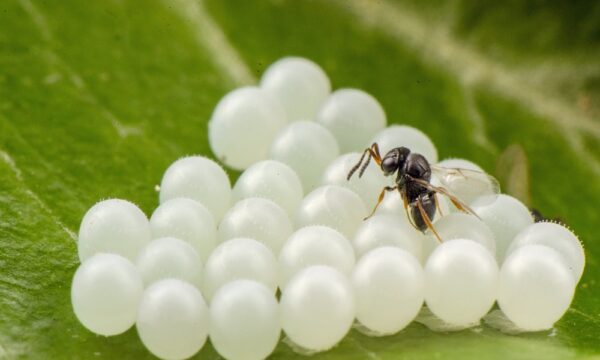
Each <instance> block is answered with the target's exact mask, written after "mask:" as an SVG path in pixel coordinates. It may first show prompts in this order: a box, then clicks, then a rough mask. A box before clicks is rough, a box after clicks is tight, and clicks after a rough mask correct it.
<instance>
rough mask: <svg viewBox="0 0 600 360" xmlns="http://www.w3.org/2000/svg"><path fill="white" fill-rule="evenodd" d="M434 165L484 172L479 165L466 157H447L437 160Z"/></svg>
mask: <svg viewBox="0 0 600 360" xmlns="http://www.w3.org/2000/svg"><path fill="white" fill-rule="evenodd" d="M436 165H437V166H441V167H446V168H458V169H467V170H475V171H480V172H485V171H484V170H483V169H482V168H481V167H480V166H479V165H477V164H475V163H474V162H472V161H470V160H467V159H459V158H447V159H444V160H442V161H440V162H438V163H437V164H436Z"/></svg>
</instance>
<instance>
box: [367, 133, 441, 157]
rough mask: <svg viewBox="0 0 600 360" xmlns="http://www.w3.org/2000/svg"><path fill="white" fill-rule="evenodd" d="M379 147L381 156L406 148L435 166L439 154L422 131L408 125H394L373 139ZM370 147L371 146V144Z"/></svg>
mask: <svg viewBox="0 0 600 360" xmlns="http://www.w3.org/2000/svg"><path fill="white" fill-rule="evenodd" d="M373 142H376V143H377V144H378V145H379V151H380V152H381V156H385V154H386V153H387V152H388V151H390V150H392V149H394V148H397V147H400V146H404V147H406V148H408V149H409V150H410V151H411V152H414V153H418V154H421V155H423V156H425V158H426V159H427V161H429V163H431V164H435V163H436V162H437V161H438V153H437V149H436V147H435V145H434V144H433V142H432V141H431V139H430V138H429V137H428V136H427V135H425V133H423V132H422V131H421V130H419V129H417V128H414V127H412V126H408V125H392V126H388V127H387V128H386V129H384V130H382V131H380V132H379V133H378V134H377V135H375V136H374V137H372V141H371V143H373ZM369 145H370V144H369Z"/></svg>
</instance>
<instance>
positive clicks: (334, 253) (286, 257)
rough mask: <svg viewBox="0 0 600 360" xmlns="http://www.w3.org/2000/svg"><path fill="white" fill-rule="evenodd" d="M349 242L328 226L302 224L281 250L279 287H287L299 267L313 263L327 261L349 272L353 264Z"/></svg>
mask: <svg viewBox="0 0 600 360" xmlns="http://www.w3.org/2000/svg"><path fill="white" fill-rule="evenodd" d="M354 262H355V260H354V250H353V249H352V245H350V242H349V241H348V240H347V239H346V238H345V237H344V235H342V234H341V233H339V232H338V231H337V230H334V229H332V228H330V227H327V226H321V225H312V226H306V227H303V228H301V229H299V230H297V231H296V232H294V233H293V234H292V236H290V237H289V238H288V239H287V241H286V242H285V244H284V245H283V248H281V252H280V253H279V287H280V288H282V289H284V288H285V285H286V284H287V283H288V281H289V280H290V279H291V278H292V276H294V275H295V274H296V273H297V272H298V271H300V270H302V269H304V268H306V267H308V266H312V265H328V266H331V267H333V268H335V269H337V270H339V271H340V272H342V273H343V274H345V275H347V276H349V275H350V273H351V272H352V269H353V268H354Z"/></svg>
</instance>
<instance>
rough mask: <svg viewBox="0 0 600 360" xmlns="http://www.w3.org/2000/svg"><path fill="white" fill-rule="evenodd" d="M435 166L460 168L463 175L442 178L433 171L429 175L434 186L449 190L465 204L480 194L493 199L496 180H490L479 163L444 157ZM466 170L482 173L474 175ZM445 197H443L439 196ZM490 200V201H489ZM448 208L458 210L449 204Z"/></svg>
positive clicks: (495, 191)
mask: <svg viewBox="0 0 600 360" xmlns="http://www.w3.org/2000/svg"><path fill="white" fill-rule="evenodd" d="M435 166H436V167H441V168H448V169H453V168H454V169H462V170H463V175H464V176H452V177H443V176H442V177H443V178H442V179H439V178H438V175H439V174H437V173H436V172H435V171H434V173H433V174H432V176H431V183H432V184H433V185H435V186H441V187H444V188H446V189H447V190H450V192H452V194H453V195H455V196H456V197H458V198H459V199H460V200H461V201H462V202H464V203H466V204H467V205H469V204H471V203H473V202H474V201H475V200H476V199H477V198H479V197H481V196H486V195H488V196H491V197H490V199H493V196H495V195H496V193H497V188H496V185H497V182H496V181H495V180H492V179H491V178H490V177H488V176H487V175H486V174H485V171H484V170H483V169H482V168H481V167H479V165H477V164H475V163H473V162H471V161H469V160H465V159H445V160H442V161H440V162H439V163H437V164H435ZM468 170H473V171H475V172H479V173H482V174H480V175H476V174H473V173H469V171H468ZM441 198H444V199H447V198H445V197H443V196H442V197H441ZM490 202H491V201H490ZM450 210H452V211H455V212H457V211H459V210H458V209H457V208H456V207H455V206H453V205H452V206H451V207H450Z"/></svg>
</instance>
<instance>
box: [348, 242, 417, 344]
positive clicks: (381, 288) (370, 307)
mask: <svg viewBox="0 0 600 360" xmlns="http://www.w3.org/2000/svg"><path fill="white" fill-rule="evenodd" d="M352 283H353V286H354V293H355V295H356V318H357V320H358V321H359V322H360V323H361V324H362V325H363V326H365V327H367V328H368V329H369V330H370V332H371V333H373V334H375V335H377V336H383V335H391V334H395V333H397V332H398V331H400V330H402V329H404V328H405V327H406V326H407V325H408V324H409V323H410V322H411V321H412V320H413V319H414V318H415V317H416V316H417V314H418V313H419V311H420V310H421V307H422V306H423V298H424V292H425V277H424V275H423V268H422V267H421V264H420V263H419V261H418V260H417V259H416V258H415V257H414V256H413V255H412V254H411V253H409V252H407V251H404V250H402V249H400V248H397V247H388V246H384V247H380V248H377V249H374V250H371V251H369V252H368V253H366V254H365V255H364V256H363V257H362V258H361V259H360V260H359V261H358V263H357V264H356V267H355V269H354V272H353V274H352Z"/></svg>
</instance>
